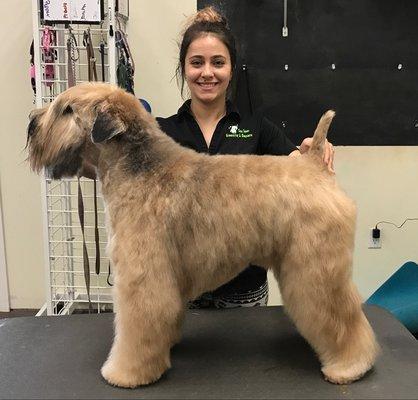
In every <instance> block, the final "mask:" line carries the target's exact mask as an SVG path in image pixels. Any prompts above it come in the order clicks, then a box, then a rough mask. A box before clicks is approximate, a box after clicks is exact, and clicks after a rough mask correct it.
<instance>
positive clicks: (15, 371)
mask: <svg viewBox="0 0 418 400" xmlns="http://www.w3.org/2000/svg"><path fill="white" fill-rule="evenodd" d="M365 311H366V315H367V317H368V318H369V320H370V322H371V324H372V326H373V328H374V330H375V332H376V334H377V337H378V340H379V343H380V345H381V347H382V354H381V356H380V357H379V359H378V361H377V363H376V366H375V368H374V370H372V371H371V372H369V373H368V374H367V375H366V376H365V377H364V378H363V379H362V380H360V381H358V382H355V383H353V384H351V385H342V386H339V385H333V384H331V383H328V382H326V381H325V380H324V379H323V377H322V374H321V372H320V365H319V362H318V359H317V357H316V356H315V354H314V353H313V351H312V350H311V348H310V347H309V345H308V344H307V343H306V342H305V341H304V340H303V338H302V337H301V336H300V335H299V334H298V333H297V331H296V329H295V328H294V326H293V325H292V323H291V322H290V320H289V319H288V318H287V317H286V315H285V314H284V311H283V308H282V307H257V308H243V309H232V310H231V309H229V310H190V311H188V313H187V316H186V321H185V326H184V336H183V340H182V342H181V343H180V344H178V345H177V346H176V347H175V348H174V349H173V351H172V368H171V369H170V370H169V371H168V372H167V373H166V374H165V375H164V376H163V377H162V379H161V380H160V381H158V382H157V383H156V384H153V385H149V386H146V387H141V388H137V389H133V390H132V389H120V388H115V387H111V386H109V385H108V384H106V382H105V381H104V380H103V378H102V377H101V375H100V367H101V365H102V363H103V362H104V361H105V359H106V357H107V354H108V351H109V349H110V345H111V341H112V335H113V327H112V320H113V315H112V314H95V315H71V316H63V317H23V318H12V319H5V320H0V398H2V399H3V398H7V399H9V398H42V399H48V398H54V399H60V398H77V399H79V398H83V399H84V398H100V399H105V398H113V399H115V398H120V399H131V398H141V399H162V398H164V399H188V398H197V399H220V398H228V399H238V398H245V399H250V398H255V399H256V398H263V399H273V398H285V399H293V398H312V399H335V398H342V399H371V398H373V399H376V398H379V399H380V398H381V399H383V398H391V399H393V398H396V399H407V398H408V399H409V398H411V399H416V398H418V342H417V340H415V338H414V337H413V336H412V335H411V334H410V333H409V331H408V330H407V329H406V328H404V327H403V325H401V324H400V323H399V322H398V321H397V320H396V319H395V318H394V317H393V316H392V315H391V314H389V313H388V312H386V311H385V310H383V309H380V308H378V307H375V306H365Z"/></svg>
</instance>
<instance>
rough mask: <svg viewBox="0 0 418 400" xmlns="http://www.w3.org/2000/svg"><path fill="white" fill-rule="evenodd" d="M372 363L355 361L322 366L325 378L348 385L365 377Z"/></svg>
mask: <svg viewBox="0 0 418 400" xmlns="http://www.w3.org/2000/svg"><path fill="white" fill-rule="evenodd" d="M371 367H372V365H370V364H368V363H354V364H350V365H345V366H344V365H329V366H326V367H323V368H322V372H323V374H324V376H325V379H326V380H327V381H329V382H331V383H335V384H338V385H346V384H348V383H351V382H354V381H356V380H358V379H360V378H362V377H363V375H364V374H365V373H366V372H367V371H368V370H370V368H371Z"/></svg>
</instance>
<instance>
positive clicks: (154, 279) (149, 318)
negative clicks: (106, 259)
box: [101, 259, 184, 388]
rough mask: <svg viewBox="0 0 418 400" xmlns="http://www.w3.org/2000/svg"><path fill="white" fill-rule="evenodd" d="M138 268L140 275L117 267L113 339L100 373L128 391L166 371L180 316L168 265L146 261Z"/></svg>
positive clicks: (180, 308)
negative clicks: (129, 388) (127, 388)
mask: <svg viewBox="0 0 418 400" xmlns="http://www.w3.org/2000/svg"><path fill="white" fill-rule="evenodd" d="M134 265H135V264H134ZM136 266H138V267H139V268H137V270H141V269H142V271H144V273H141V274H136V273H135V271H133V270H130V271H121V267H119V268H117V269H119V271H118V272H116V276H115V287H114V289H115V293H114V301H115V311H116V316H115V337H114V342H113V346H112V349H111V351H110V354H109V357H108V359H107V361H106V362H105V364H104V365H103V367H102V370H101V372H102V375H103V377H104V378H105V379H106V380H107V381H108V382H109V383H110V384H112V385H115V386H121V387H131V388H133V387H136V386H140V385H146V384H149V383H152V382H154V381H156V380H158V379H159V378H160V377H161V375H162V374H163V373H164V372H165V371H166V370H167V369H168V368H169V367H170V348H171V346H172V345H173V344H174V343H175V342H176V341H178V339H179V335H180V324H181V321H182V318H183V312H184V311H183V303H182V301H181V299H180V294H179V291H178V290H177V287H176V285H175V281H174V280H173V278H172V276H171V269H170V268H168V266H162V265H161V264H159V265H156V264H152V261H151V260H150V259H148V262H147V263H146V264H145V265H141V266H140V265H138V264H136ZM144 267H146V268H147V269H144ZM164 267H166V268H164ZM122 268H123V267H122ZM115 270H116V268H115Z"/></svg>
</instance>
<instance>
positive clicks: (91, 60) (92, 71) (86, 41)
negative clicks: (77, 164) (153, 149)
mask: <svg viewBox="0 0 418 400" xmlns="http://www.w3.org/2000/svg"><path fill="white" fill-rule="evenodd" d="M83 45H84V46H85V47H86V52H87V63H88V79H89V81H92V80H94V81H97V70H96V57H95V56H94V48H93V41H92V39H91V32H90V28H87V29H86V30H85V31H84V33H83ZM103 64H104V57H103V59H102V65H103ZM93 190H94V194H93V198H94V242H95V247H96V262H95V271H96V274H97V275H99V274H100V236H99V218H98V211H97V181H96V179H93Z"/></svg>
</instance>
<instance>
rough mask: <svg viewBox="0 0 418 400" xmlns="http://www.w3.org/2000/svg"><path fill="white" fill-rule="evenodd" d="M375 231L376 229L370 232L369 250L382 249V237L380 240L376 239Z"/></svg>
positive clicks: (371, 229)
mask: <svg viewBox="0 0 418 400" xmlns="http://www.w3.org/2000/svg"><path fill="white" fill-rule="evenodd" d="M373 229H374V228H370V232H369V249H381V248H382V236H381V235H380V236H379V237H378V238H374V237H373Z"/></svg>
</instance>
